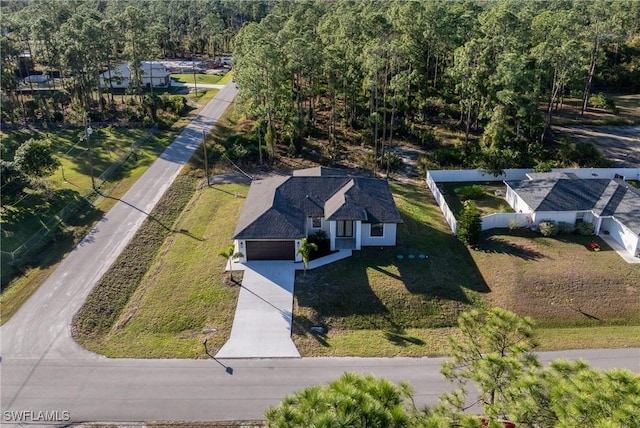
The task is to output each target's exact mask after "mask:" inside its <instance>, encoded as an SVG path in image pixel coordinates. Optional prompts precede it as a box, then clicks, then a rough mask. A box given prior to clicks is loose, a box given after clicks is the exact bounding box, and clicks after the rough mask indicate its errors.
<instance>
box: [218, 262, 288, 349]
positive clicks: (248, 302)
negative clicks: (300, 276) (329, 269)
mask: <svg viewBox="0 0 640 428" xmlns="http://www.w3.org/2000/svg"><path fill="white" fill-rule="evenodd" d="M294 278H295V264H294V263H293V262H292V261H254V262H248V263H247V264H246V265H245V266H244V277H243V279H242V289H241V290H240V295H239V296H238V304H237V307H236V315H235V318H234V319H233V327H232V329H231V337H230V338H229V340H228V341H227V343H225V345H224V346H223V347H222V348H221V349H220V351H219V352H218V353H217V354H216V358H297V357H300V353H299V352H298V350H297V349H296V347H295V345H294V344H293V341H292V340H291V321H292V313H293V282H294Z"/></svg>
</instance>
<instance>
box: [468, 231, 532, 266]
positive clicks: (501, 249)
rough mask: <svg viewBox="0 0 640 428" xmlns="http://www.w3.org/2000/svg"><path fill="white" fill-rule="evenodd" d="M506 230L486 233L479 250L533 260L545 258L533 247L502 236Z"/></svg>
mask: <svg viewBox="0 0 640 428" xmlns="http://www.w3.org/2000/svg"><path fill="white" fill-rule="evenodd" d="M501 235H504V231H491V232H488V233H486V234H485V235H484V236H483V237H482V240H481V242H480V245H479V250H480V251H482V252H484V253H499V254H508V255H511V256H514V257H518V258H520V259H523V260H528V261H533V260H539V259H542V258H544V257H545V256H544V254H542V253H541V252H539V251H536V250H535V249H533V248H528V247H526V246H524V245H520V244H517V243H515V242H509V241H507V240H505V239H504V238H502V237H501Z"/></svg>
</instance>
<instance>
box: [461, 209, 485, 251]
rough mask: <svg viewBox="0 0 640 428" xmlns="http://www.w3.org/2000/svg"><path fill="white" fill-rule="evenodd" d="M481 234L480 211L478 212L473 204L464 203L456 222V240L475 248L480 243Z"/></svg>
mask: <svg viewBox="0 0 640 428" xmlns="http://www.w3.org/2000/svg"><path fill="white" fill-rule="evenodd" d="M481 233H482V218H481V217H480V211H478V208H477V207H476V204H475V202H473V201H465V202H464V209H463V210H462V213H461V214H460V219H459V220H458V227H457V234H458V239H459V240H460V241H462V242H463V243H465V244H467V245H470V246H476V245H478V243H479V242H480V234H481Z"/></svg>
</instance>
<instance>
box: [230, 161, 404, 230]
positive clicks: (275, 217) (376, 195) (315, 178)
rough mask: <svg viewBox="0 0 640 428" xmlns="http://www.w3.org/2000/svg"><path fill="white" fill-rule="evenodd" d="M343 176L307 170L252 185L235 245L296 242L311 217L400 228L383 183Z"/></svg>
mask: <svg viewBox="0 0 640 428" xmlns="http://www.w3.org/2000/svg"><path fill="white" fill-rule="evenodd" d="M305 171H306V172H307V173H308V174H310V175H304V174H305ZM335 171H339V172H335ZM342 172H343V170H331V169H329V168H323V169H318V168H310V169H308V170H298V171H295V172H294V175H293V176H277V177H270V178H267V179H264V180H257V181H253V182H252V183H251V187H250V188H249V193H248V195H247V200H246V201H245V204H244V208H243V210H242V213H241V214H240V219H239V220H238V224H237V225H236V230H235V234H234V239H299V238H302V237H304V236H305V234H306V222H307V218H309V217H324V218H325V219H327V220H360V221H363V222H367V223H402V218H401V217H400V214H399V213H398V210H397V208H396V205H395V202H394V200H393V195H392V194H391V190H390V189H389V185H388V183H387V182H386V181H384V180H380V179H376V178H364V177H350V176H348V173H347V174H343V173H342ZM345 172H346V171H345Z"/></svg>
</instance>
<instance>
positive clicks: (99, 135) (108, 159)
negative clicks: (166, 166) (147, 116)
mask: <svg viewBox="0 0 640 428" xmlns="http://www.w3.org/2000/svg"><path fill="white" fill-rule="evenodd" d="M146 132H147V130H146V129H137V128H136V129H124V128H103V129H96V130H95V132H94V133H93V135H91V138H90V144H91V159H90V158H89V152H88V151H87V150H86V147H87V146H86V142H85V141H83V142H80V141H79V136H80V134H82V131H81V130H65V131H57V132H52V133H44V132H38V131H30V132H25V131H15V132H12V133H11V134H8V135H3V144H5V145H6V147H7V151H8V152H10V153H11V152H13V151H14V150H15V148H16V147H17V145H18V144H19V143H20V142H22V141H25V140H26V139H28V138H35V139H48V140H49V141H50V142H51V148H52V150H53V152H54V153H55V156H56V157H57V158H58V159H59V160H60V162H61V167H60V168H58V169H57V171H56V172H55V173H54V174H53V175H52V176H51V177H48V178H47V179H45V180H44V184H45V188H44V189H40V190H38V191H32V190H28V191H27V196H26V197H18V198H11V197H6V196H5V197H4V198H3V199H4V200H3V208H2V241H1V243H2V249H3V250H4V251H13V250H15V249H16V248H18V247H19V246H20V245H22V244H23V243H24V242H25V241H26V240H27V239H29V238H30V237H31V236H32V235H33V234H34V233H35V232H37V231H38V230H40V229H41V228H42V227H43V225H44V224H45V223H46V222H47V221H48V220H50V219H51V218H52V217H53V216H54V215H55V214H56V213H57V212H58V211H60V210H61V209H62V208H64V207H65V206H66V205H67V204H69V203H71V202H74V201H78V200H79V199H80V198H82V197H83V196H85V195H86V194H88V193H89V192H90V191H91V167H90V165H91V164H92V165H93V175H94V177H98V176H99V175H100V174H102V173H103V172H104V171H105V170H106V169H107V168H108V167H109V166H111V165H112V164H113V163H114V162H115V161H116V160H117V159H118V158H119V157H120V156H121V155H123V154H124V153H125V152H127V151H128V148H129V147H130V146H131V144H132V143H134V142H135V141H136V140H138V139H139V138H141V137H142V136H144V135H145V134H146ZM5 137H6V138H5ZM150 144H151V145H153V142H150ZM144 150H147V148H146V147H145V148H143V151H144ZM141 156H145V154H144V153H141ZM90 161H91V162H90ZM121 174H122V173H121ZM101 183H102V182H101V181H100V180H98V179H97V178H96V184H97V185H100V184H101Z"/></svg>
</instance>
